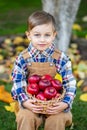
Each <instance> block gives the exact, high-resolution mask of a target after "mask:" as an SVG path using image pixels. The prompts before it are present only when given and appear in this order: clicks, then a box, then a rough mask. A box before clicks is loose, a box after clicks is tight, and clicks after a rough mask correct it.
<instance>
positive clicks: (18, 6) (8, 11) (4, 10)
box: [0, 0, 41, 35]
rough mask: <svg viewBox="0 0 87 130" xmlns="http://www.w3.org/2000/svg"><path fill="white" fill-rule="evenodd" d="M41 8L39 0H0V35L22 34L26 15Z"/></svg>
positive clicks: (24, 28) (24, 29)
mask: <svg viewBox="0 0 87 130" xmlns="http://www.w3.org/2000/svg"><path fill="white" fill-rule="evenodd" d="M40 9H41V0H33V1H31V0H26V1H25V0H15V1H12V0H0V35H9V34H11V35H12V34H24V32H25V31H26V29H27V28H26V24H27V18H28V16H29V15H30V14H31V13H32V12H33V11H35V10H40Z"/></svg>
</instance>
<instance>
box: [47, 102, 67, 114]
mask: <svg viewBox="0 0 87 130" xmlns="http://www.w3.org/2000/svg"><path fill="white" fill-rule="evenodd" d="M66 108H68V104H67V103H64V102H58V103H55V104H53V106H51V107H48V108H47V114H58V113H60V112H62V111H63V110H64V109H66Z"/></svg>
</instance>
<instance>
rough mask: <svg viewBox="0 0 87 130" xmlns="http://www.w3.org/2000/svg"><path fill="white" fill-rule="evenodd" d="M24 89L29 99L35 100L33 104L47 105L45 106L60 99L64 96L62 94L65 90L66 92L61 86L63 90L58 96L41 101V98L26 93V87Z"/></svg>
mask: <svg viewBox="0 0 87 130" xmlns="http://www.w3.org/2000/svg"><path fill="white" fill-rule="evenodd" d="M25 91H26V94H27V95H28V96H29V99H33V100H35V104H41V105H47V106H49V105H52V104H53V103H55V102H59V101H61V100H62V99H63V98H64V95H65V92H66V90H65V88H64V87H63V92H62V94H61V95H60V96H59V97H58V98H53V99H51V100H44V101H43V100H40V99H37V98H36V97H35V96H33V95H32V94H30V93H28V92H27V89H25Z"/></svg>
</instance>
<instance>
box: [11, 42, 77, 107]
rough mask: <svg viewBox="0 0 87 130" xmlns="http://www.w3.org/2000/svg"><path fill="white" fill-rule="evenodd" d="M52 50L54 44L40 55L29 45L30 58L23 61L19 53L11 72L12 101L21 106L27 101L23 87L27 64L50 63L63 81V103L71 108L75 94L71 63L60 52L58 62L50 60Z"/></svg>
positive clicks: (25, 84) (25, 83)
mask: <svg viewBox="0 0 87 130" xmlns="http://www.w3.org/2000/svg"><path fill="white" fill-rule="evenodd" d="M54 49H55V47H54V44H52V45H51V46H50V47H49V48H47V49H46V50H45V51H43V52H42V53H41V52H40V51H39V50H37V49H35V48H34V47H33V45H32V44H31V43H30V44H29V46H28V52H29V55H30V58H28V59H27V60H24V58H23V56H22V53H20V55H19V56H18V57H17V58H16V61H15V63H14V68H13V70H12V80H13V87H12V90H11V94H12V96H13V99H14V100H18V101H19V102H20V104H21V103H22V102H23V101H26V100H28V99H29V97H28V96H27V95H26V93H25V91H24V86H27V82H26V78H27V73H28V70H27V63H29V62H52V63H54V64H55V66H56V68H57V73H59V74H61V76H62V79H63V86H64V88H65V89H66V94H65V96H64V99H63V102H66V103H68V105H69V108H71V106H72V102H73V99H74V97H75V94H76V80H75V78H74V76H73V74H72V66H71V61H70V58H69V57H68V56H66V55H65V54H64V53H63V52H61V56H60V58H59V59H58V60H55V59H52V57H51V56H52V54H53V52H54Z"/></svg>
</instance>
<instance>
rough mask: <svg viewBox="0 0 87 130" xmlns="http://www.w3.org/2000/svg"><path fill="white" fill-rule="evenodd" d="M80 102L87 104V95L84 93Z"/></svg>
mask: <svg viewBox="0 0 87 130" xmlns="http://www.w3.org/2000/svg"><path fill="white" fill-rule="evenodd" d="M80 100H82V101H84V102H87V93H84V94H82V95H81V96H80Z"/></svg>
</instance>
